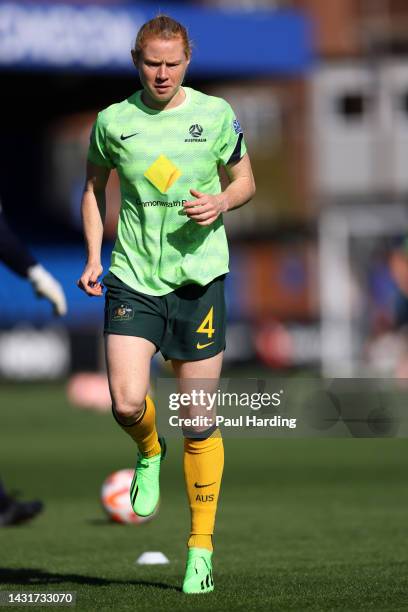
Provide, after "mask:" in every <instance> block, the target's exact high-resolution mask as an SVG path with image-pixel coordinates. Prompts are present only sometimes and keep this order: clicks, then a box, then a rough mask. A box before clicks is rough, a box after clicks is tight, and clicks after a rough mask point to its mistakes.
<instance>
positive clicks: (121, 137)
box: [120, 132, 139, 140]
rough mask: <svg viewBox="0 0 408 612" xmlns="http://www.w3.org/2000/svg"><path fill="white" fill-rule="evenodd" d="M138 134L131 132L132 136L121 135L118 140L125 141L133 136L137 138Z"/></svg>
mask: <svg viewBox="0 0 408 612" xmlns="http://www.w3.org/2000/svg"><path fill="white" fill-rule="evenodd" d="M138 134H139V132H133V134H127V135H126V136H125V135H124V134H121V135H120V139H121V140H127V139H128V138H132V137H133V136H137V135H138Z"/></svg>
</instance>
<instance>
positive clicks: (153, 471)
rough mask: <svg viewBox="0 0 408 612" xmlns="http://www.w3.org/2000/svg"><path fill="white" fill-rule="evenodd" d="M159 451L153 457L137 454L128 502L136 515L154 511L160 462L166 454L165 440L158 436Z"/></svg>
mask: <svg viewBox="0 0 408 612" xmlns="http://www.w3.org/2000/svg"><path fill="white" fill-rule="evenodd" d="M159 443H160V446H161V453H159V454H158V455H155V456H154V457H143V455H140V454H139V455H138V457H137V463H136V469H135V474H134V476H133V480H132V484H131V485H130V503H131V504H132V508H133V511H134V513H135V514H137V515H138V516H150V515H152V514H153V513H154V511H155V510H156V508H157V505H158V503H159V498H160V464H161V462H162V461H163V459H164V458H165V456H166V450H167V447H166V441H165V439H164V438H159Z"/></svg>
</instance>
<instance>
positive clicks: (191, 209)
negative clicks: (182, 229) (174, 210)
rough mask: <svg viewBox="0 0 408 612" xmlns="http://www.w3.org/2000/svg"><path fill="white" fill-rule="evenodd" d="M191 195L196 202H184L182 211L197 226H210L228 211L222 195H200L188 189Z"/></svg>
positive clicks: (194, 190) (198, 192)
mask: <svg viewBox="0 0 408 612" xmlns="http://www.w3.org/2000/svg"><path fill="white" fill-rule="evenodd" d="M190 193H191V195H193V196H194V197H195V198H197V199H196V200H191V201H188V202H184V204H183V206H184V210H185V212H186V215H187V217H189V218H190V219H192V220H193V221H195V222H196V223H198V225H211V223H214V221H215V220H216V219H218V217H219V216H220V214H221V213H223V212H226V211H227V210H228V207H227V203H226V200H225V197H224V195H223V194H222V193H220V194H217V195H211V194H208V193H201V191H197V189H190Z"/></svg>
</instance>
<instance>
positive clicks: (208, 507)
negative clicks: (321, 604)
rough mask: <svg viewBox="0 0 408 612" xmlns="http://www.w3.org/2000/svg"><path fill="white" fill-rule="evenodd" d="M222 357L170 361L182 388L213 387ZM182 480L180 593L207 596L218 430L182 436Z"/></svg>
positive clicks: (220, 451) (219, 466) (220, 453)
mask: <svg viewBox="0 0 408 612" xmlns="http://www.w3.org/2000/svg"><path fill="white" fill-rule="evenodd" d="M222 358H223V353H219V354H218V355H215V356H214V357H211V358H209V359H205V360H200V361H193V362H181V361H173V366H174V369H175V372H176V374H177V376H178V378H179V380H180V385H181V388H183V380H184V381H185V380H186V379H196V380H199V379H202V380H208V379H211V380H212V381H213V384H214V385H216V383H217V381H218V378H219V375H220V372H221V365H222ZM185 435H187V437H185V440H184V477H185V482H186V489H187V496H188V500H189V505H190V512H191V530H190V536H189V539H188V543H187V546H188V557H187V566H186V574H185V577H184V582H183V592H184V593H189V594H195V593H208V592H210V591H213V590H214V580H213V573H212V552H213V542H212V535H213V533H214V525H215V515H216V511H217V503H218V497H219V492H220V486H221V479H222V472H223V468H224V446H223V442H222V437H221V434H220V431H219V430H218V429H214V428H213V427H212V428H210V429H208V430H206V431H200V432H198V431H195V432H191V434H190V437H189V434H188V433H187V432H185Z"/></svg>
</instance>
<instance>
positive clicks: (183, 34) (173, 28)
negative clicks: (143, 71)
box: [134, 15, 191, 59]
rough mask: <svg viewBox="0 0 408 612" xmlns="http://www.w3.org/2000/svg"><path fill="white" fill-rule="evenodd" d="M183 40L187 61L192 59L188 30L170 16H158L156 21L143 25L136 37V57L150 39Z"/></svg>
mask: <svg viewBox="0 0 408 612" xmlns="http://www.w3.org/2000/svg"><path fill="white" fill-rule="evenodd" d="M179 36H180V38H181V40H182V43H183V48H184V53H185V55H186V57H187V59H190V57H191V41H190V40H189V38H188V34H187V30H186V28H185V27H184V26H183V25H182V24H181V23H179V22H178V21H176V20H175V19H173V18H172V17H169V16H168V15H157V17H154V19H150V21H146V23H145V24H143V25H142V27H141V28H140V30H139V32H138V33H137V36H136V42H135V48H134V51H135V53H136V57H139V56H140V53H141V51H142V49H143V47H144V45H145V44H146V42H147V41H148V39H149V38H164V39H165V40H170V39H172V38H177V37H179Z"/></svg>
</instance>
